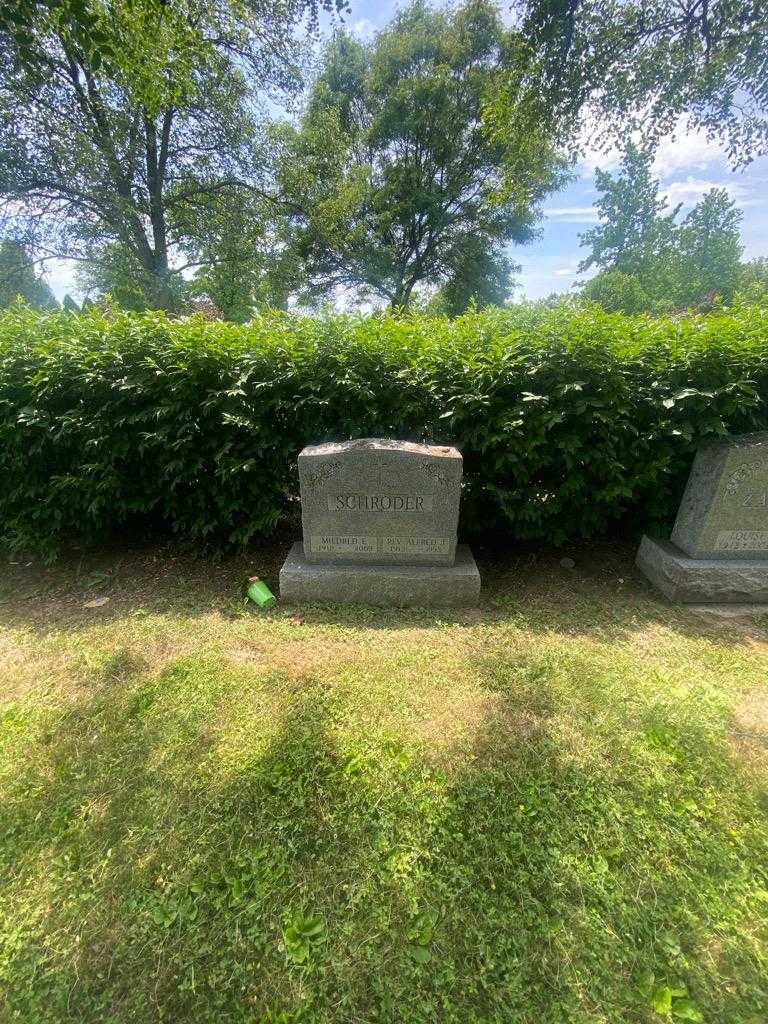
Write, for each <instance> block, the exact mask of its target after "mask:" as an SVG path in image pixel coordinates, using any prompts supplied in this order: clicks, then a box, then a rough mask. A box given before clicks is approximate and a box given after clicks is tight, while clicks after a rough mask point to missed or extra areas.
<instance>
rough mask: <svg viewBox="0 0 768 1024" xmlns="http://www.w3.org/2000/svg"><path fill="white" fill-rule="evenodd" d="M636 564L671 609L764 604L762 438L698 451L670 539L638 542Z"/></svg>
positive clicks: (765, 446) (765, 449) (766, 460)
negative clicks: (691, 604)
mask: <svg viewBox="0 0 768 1024" xmlns="http://www.w3.org/2000/svg"><path fill="white" fill-rule="evenodd" d="M637 564H638V566H639V567H640V569H641V570H642V571H643V572H644V573H645V575H646V576H647V577H648V578H649V579H650V580H651V582H652V583H654V584H655V585H656V586H657V587H658V588H659V589H660V590H661V591H662V592H663V593H665V594H666V595H667V597H669V598H671V599H672V600H674V601H683V602H701V603H707V602H718V603H756V602H761V603H762V602H766V601H768V433H760V434H745V435H743V436H742V437H729V438H725V439H724V440H722V441H713V442H709V443H708V444H705V445H703V446H702V447H701V448H700V449H699V451H698V453H697V455H696V458H695V460H694V463H693V468H692V470H691V475H690V477H689V478H688V485H687V487H686V489H685V493H684V495H683V500H682V502H681V503H680V509H679V511H678V513H677V519H676V521H675V526H674V529H673V530H672V537H671V539H670V540H669V541H661V540H653V539H652V538H650V537H643V540H642V542H641V544H640V550H639V551H638V555H637Z"/></svg>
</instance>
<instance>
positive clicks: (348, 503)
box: [328, 494, 434, 512]
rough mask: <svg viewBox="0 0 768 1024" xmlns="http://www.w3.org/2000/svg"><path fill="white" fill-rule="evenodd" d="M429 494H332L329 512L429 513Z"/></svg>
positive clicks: (431, 499) (430, 499)
mask: <svg viewBox="0 0 768 1024" xmlns="http://www.w3.org/2000/svg"><path fill="white" fill-rule="evenodd" d="M433 501H434V496H433V495H431V494H334V495H332V496H330V497H329V498H328V511H329V512H431V511H432V507H433Z"/></svg>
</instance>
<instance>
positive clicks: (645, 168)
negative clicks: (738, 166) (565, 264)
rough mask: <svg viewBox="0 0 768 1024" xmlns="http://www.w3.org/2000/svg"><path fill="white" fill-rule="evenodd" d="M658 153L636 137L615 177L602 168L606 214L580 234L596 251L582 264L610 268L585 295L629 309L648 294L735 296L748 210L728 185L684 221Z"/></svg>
mask: <svg viewBox="0 0 768 1024" xmlns="http://www.w3.org/2000/svg"><path fill="white" fill-rule="evenodd" d="M651 161H652V158H651V155H650V153H648V152H647V151H643V150H640V149H638V148H637V147H636V146H633V145H631V144H630V145H629V146H628V147H627V149H626V151H625V153H624V156H623V158H622V161H621V170H620V173H619V174H618V175H617V176H616V177H613V176H612V175H611V174H609V173H607V172H605V171H599V170H598V171H597V172H596V185H597V189H598V191H599V192H600V198H599V199H598V201H597V203H596V206H597V209H598V212H599V214H600V221H601V222H600V224H598V225H597V226H596V227H594V228H592V229H591V230H589V231H585V232H584V233H583V234H582V235H581V242H582V245H585V246H589V248H590V249H591V252H590V254H589V256H587V258H586V259H584V260H582V262H581V263H580V264H579V270H580V271H583V270H588V269H589V268H590V267H593V266H595V267H599V268H600V269H601V270H602V271H603V272H604V274H601V275H598V277H597V278H595V279H593V280H592V281H590V282H588V283H587V285H586V287H585V295H586V296H587V297H589V298H592V299H594V301H597V302H600V303H601V304H604V305H605V308H606V309H608V308H616V309H618V308H624V309H625V311H626V312H629V311H630V310H629V309H628V308H627V304H629V305H633V306H635V307H637V304H638V303H640V302H641V299H642V296H645V298H646V302H647V305H646V306H645V307H644V308H652V307H654V306H656V307H659V306H660V305H663V304H666V305H668V306H691V305H699V304H701V303H704V302H709V301H711V300H712V299H713V298H714V297H716V296H717V297H718V298H719V299H720V300H723V301H726V302H731V301H732V300H733V296H734V293H735V291H736V288H737V287H738V283H739V276H740V273H741V263H740V260H741V253H742V246H741V239H740V235H739V222H740V220H741V216H742V215H741V211H740V210H737V209H736V206H735V204H734V203H733V202H732V201H731V200H730V199H729V198H728V193H727V191H726V190H725V189H717V188H716V189H711V190H710V191H709V192H707V193H706V194H705V195H704V196H703V198H702V200H701V202H699V203H698V204H697V205H696V206H694V207H693V209H692V210H691V211H690V213H689V214H688V215H687V217H685V219H684V220H683V221H682V223H680V224H678V223H677V215H678V213H679V212H680V205H678V206H677V207H675V208H674V209H673V210H671V211H669V212H668V213H667V212H665V210H666V201H665V199H664V197H663V196H661V195H660V194H659V193H660V186H659V182H658V181H657V180H656V179H655V178H654V177H653V175H652V173H651ZM605 272H609V273H610V275H614V274H616V273H619V274H622V275H624V277H622V278H618V277H615V276H607V275H606V274H605ZM627 278H631V279H633V281H634V282H635V283H636V287H635V286H634V285H633V284H631V283H630V281H629V280H627ZM619 292H622V293H623V295H622V297H619V295H618V293H619ZM606 303H607V304H606Z"/></svg>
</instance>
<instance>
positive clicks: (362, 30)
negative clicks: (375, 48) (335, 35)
mask: <svg viewBox="0 0 768 1024" xmlns="http://www.w3.org/2000/svg"><path fill="white" fill-rule="evenodd" d="M375 33H376V26H375V25H374V23H373V22H372V21H370V20H369V19H368V18H358V19H357V21H355V22H353V23H352V34H353V35H355V36H357V38H358V39H364V40H369V39H373V36H374V34H375Z"/></svg>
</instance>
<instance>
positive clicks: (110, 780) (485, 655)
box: [0, 547, 768, 1024]
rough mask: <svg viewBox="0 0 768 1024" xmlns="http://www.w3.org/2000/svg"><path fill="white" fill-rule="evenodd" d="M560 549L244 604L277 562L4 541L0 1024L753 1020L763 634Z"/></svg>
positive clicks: (762, 805) (766, 645)
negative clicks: (247, 585)
mask: <svg viewBox="0 0 768 1024" xmlns="http://www.w3.org/2000/svg"><path fill="white" fill-rule="evenodd" d="M568 553H569V554H573V555H574V557H575V558H576V568H575V569H571V570H567V569H564V568H561V566H560V564H559V554H558V553H554V552H550V553H547V554H546V555H543V554H539V556H538V557H535V556H534V555H533V554H528V553H523V554H520V555H518V556H517V557H514V556H512V555H510V556H509V558H508V559H507V560H506V561H496V562H492V561H489V560H488V559H486V560H483V559H482V558H481V559H479V561H480V566H481V570H483V572H484V578H485V581H486V586H485V590H484V595H483V603H482V607H481V608H480V609H476V610H471V611H466V612H458V613H454V612H451V613H447V612H446V613H440V614H438V613H434V612H426V611H402V612H401V611H389V610H387V611H377V610H372V609H364V608H354V607H334V608H320V607H305V608H300V609H284V608H279V609H278V610H276V611H275V612H274V613H272V614H267V615H264V614H262V613H259V612H255V611H251V610H249V609H247V608H244V607H243V606H242V604H240V603H238V601H237V600H236V598H237V583H238V582H239V581H240V579H241V578H242V576H243V575H244V574H245V570H246V569H251V570H254V569H255V570H259V569H261V570H262V571H263V572H265V574H266V575H267V576H268V578H270V573H272V574H274V571H275V566H276V565H277V564H278V562H279V557H280V555H281V554H282V550H280V549H277V548H275V549H269V550H267V551H263V552H261V553H258V554H256V555H254V557H252V558H251V560H250V561H247V560H244V559H241V560H232V561H226V562H223V563H212V562H203V561H193V560H189V559H184V558H181V557H176V558H172V556H171V555H170V554H168V553H167V552H163V551H160V550H146V549H142V550H136V551H130V550H127V551H104V552H101V553H99V554H98V555H93V556H88V557H87V558H85V559H82V560H78V559H71V560H67V561H64V562H62V563H61V564H60V565H58V566H56V567H54V568H51V569H46V568H44V567H42V566H40V565H39V564H37V563H35V564H32V565H26V564H23V563H20V564H16V565H9V564H8V562H7V556H5V557H4V559H3V566H2V580H1V582H0V713H1V714H2V730H1V733H0V1020H2V1021H3V1022H5V1021H23V1022H24V1024H37V1022H49V1021H51V1022H52V1021H55V1022H64V1021H72V1022H75V1021H76V1022H83V1024H85V1022H99V1024H112V1022H114V1024H118V1022H119V1024H123V1022H126V1024H127V1022H132V1024H134V1022H135V1024H149V1022H161V1021H162V1022H172V1024H182V1022H195V1024H202V1022H216V1024H225V1022H226V1024H229V1022H233V1024H235V1022H236V1024H241V1022H262V1021H263V1022H273V1024H277V1022H282V1024H292V1022H334V1024H337V1022H338V1024H347V1022H349V1024H353V1022H354V1024H367V1022H393V1024H394V1022H398V1024H399V1022H405V1024H419V1022H425V1024H434V1022H449V1021H450V1022H456V1024H470V1022H476V1024H480V1022H483V1024H491V1022H498V1024H502V1022H503V1024H529V1022H530V1024H616V1022H624V1021H628V1022H654V1021H656V1022H659V1021H663V1020H665V1019H666V1020H674V1021H685V1020H689V1021H697V1020H699V1021H705V1022H707V1024H715V1022H719V1024H747V1022H749V1024H759V1022H765V1021H766V1020H768V746H767V744H768V682H767V680H768V618H766V619H762V618H760V617H756V616H754V615H753V616H749V615H745V616H736V617H732V616H729V617H722V616H717V615H713V614H711V613H708V614H703V613H697V612H695V611H692V610H683V609H675V608H671V607H670V606H668V605H667V604H666V603H664V602H663V601H662V600H661V599H657V598H656V597H655V595H653V594H652V592H651V591H650V590H649V589H648V588H647V587H646V586H645V585H644V584H643V583H642V582H641V581H640V580H639V579H638V578H637V576H636V574H635V572H634V570H633V569H632V564H631V557H632V552H631V551H630V550H629V549H622V548H615V547H612V548H604V549H601V550H598V549H589V550H588V549H583V550H576V551H569V552H568ZM271 579H272V580H274V575H272V576H271ZM100 595H103V596H108V597H109V599H110V600H109V602H108V603H106V604H104V605H103V606H102V607H98V608H85V607H83V605H84V604H85V603H86V602H88V601H89V600H91V599H93V598H96V597H98V596H100Z"/></svg>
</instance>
